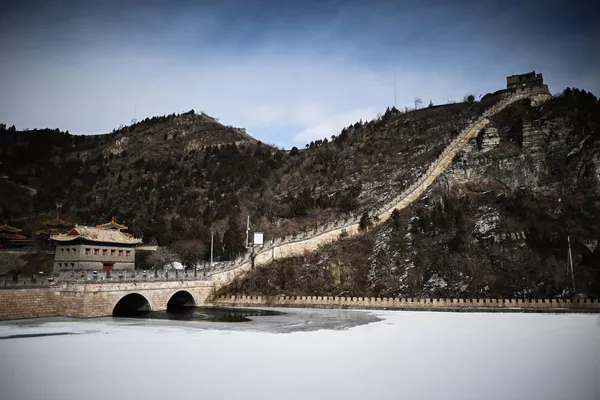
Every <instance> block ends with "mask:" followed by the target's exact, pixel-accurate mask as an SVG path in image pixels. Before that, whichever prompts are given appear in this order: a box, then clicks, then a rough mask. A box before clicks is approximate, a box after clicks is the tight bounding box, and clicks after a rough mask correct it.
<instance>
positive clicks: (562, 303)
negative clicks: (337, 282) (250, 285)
mask: <svg viewBox="0 0 600 400" xmlns="http://www.w3.org/2000/svg"><path fill="white" fill-rule="evenodd" d="M212 303H213V304H214V305H217V306H228V307H233V306H240V307H241V306H243V307H296V308H298V307H307V308H348V309H369V310H371V309H372V310H413V311H480V312H490V311H501V312H509V311H523V312H524V311H535V312H594V313H596V312H598V313H600V302H599V301H598V299H580V300H570V299H412V298H379V297H333V296H243V295H233V296H220V297H218V298H216V299H213V300H212Z"/></svg>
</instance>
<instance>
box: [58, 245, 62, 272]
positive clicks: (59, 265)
mask: <svg viewBox="0 0 600 400" xmlns="http://www.w3.org/2000/svg"><path fill="white" fill-rule="evenodd" d="M61 250H62V249H61ZM58 268H62V263H58Z"/></svg>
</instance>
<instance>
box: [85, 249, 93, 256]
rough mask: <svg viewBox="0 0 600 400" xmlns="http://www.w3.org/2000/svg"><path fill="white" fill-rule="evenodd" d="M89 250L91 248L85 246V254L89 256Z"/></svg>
mask: <svg viewBox="0 0 600 400" xmlns="http://www.w3.org/2000/svg"><path fill="white" fill-rule="evenodd" d="M91 250H92V249H89V248H86V249H85V255H86V256H89V255H90V251H91Z"/></svg>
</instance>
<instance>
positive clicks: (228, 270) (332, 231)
mask: <svg viewBox="0 0 600 400" xmlns="http://www.w3.org/2000/svg"><path fill="white" fill-rule="evenodd" d="M524 98H530V99H532V100H533V101H534V102H536V103H540V102H543V101H545V100H548V99H549V98H551V96H550V95H549V94H548V92H547V91H545V90H529V91H522V92H517V93H516V94H515V95H513V96H511V97H508V98H505V99H503V100H501V101H500V102H498V103H496V104H495V105H494V106H492V107H490V108H489V109H487V110H486V111H485V112H484V113H483V114H482V115H481V117H480V118H479V119H477V120H476V121H474V122H473V123H472V124H471V125H469V126H467V127H466V128H464V129H463V130H462V131H461V132H460V133H459V134H458V136H457V137H456V138H455V139H454V140H453V141H452V143H450V144H449V145H448V147H447V148H446V149H445V150H444V151H443V152H442V154H441V155H440V156H439V157H438V158H437V159H436V160H435V161H434V162H433V163H432V164H431V165H430V166H429V168H428V169H427V171H426V172H425V173H424V174H423V176H421V177H420V178H419V179H418V180H417V182H415V183H413V184H412V185H411V186H410V187H408V188H407V189H406V190H404V191H403V192H402V193H400V194H399V195H398V196H396V197H395V198H394V199H393V200H392V201H391V202H389V203H387V204H385V205H383V206H382V207H380V208H379V209H377V210H374V211H373V212H372V216H376V217H377V218H375V221H379V222H384V221H386V220H387V219H388V218H389V217H390V216H391V214H392V212H393V211H394V209H398V210H401V209H403V208H405V207H407V206H408V205H410V204H411V203H412V202H413V201H415V200H416V199H418V198H419V197H420V196H421V195H422V194H423V193H425V191H427V189H428V188H429V186H431V184H432V183H433V182H434V181H435V180H436V179H437V177H438V176H440V175H441V174H442V173H443V172H444V171H445V170H446V169H447V168H448V166H449V165H450V164H451V163H452V160H453V159H454V157H455V156H456V155H457V154H458V153H459V152H460V151H461V150H462V149H463V148H464V147H465V146H466V144H467V143H468V142H469V141H470V140H471V139H473V138H474V137H476V136H477V134H478V133H479V132H480V131H481V130H482V129H484V128H485V127H486V126H487V125H488V124H489V122H490V121H489V120H488V119H487V117H490V116H492V115H494V114H496V113H498V112H499V111H501V110H503V109H505V108H506V107H507V106H509V105H510V104H512V103H514V102H515V101H518V100H522V99H524ZM359 220H360V216H354V217H353V218H348V219H344V220H340V221H336V222H333V223H329V224H325V225H322V226H319V227H317V228H316V229H314V230H313V231H308V232H302V233H300V234H297V235H293V236H291V237H283V238H278V239H274V240H272V241H271V242H268V243H267V244H265V246H262V247H261V248H259V249H257V250H255V251H256V252H255V254H254V265H255V266H259V265H264V264H267V263H269V262H271V261H273V260H276V259H280V258H286V257H293V256H298V255H302V254H304V253H306V252H312V251H315V250H316V249H317V248H318V247H320V246H323V245H326V244H328V243H331V242H334V241H336V240H339V239H340V237H342V236H346V235H348V236H352V235H356V234H358V233H359ZM251 258H252V255H251V254H249V253H248V254H246V255H245V256H244V257H243V258H240V259H237V260H235V261H232V262H230V263H223V264H220V265H218V266H216V267H214V268H213V269H212V270H211V271H210V272H209V273H210V274H211V275H212V279H213V282H214V283H215V286H216V287H217V288H219V287H222V286H224V285H227V284H228V283H230V282H231V281H233V279H234V278H235V277H236V276H238V275H241V274H243V273H245V272H246V271H248V270H250V268H251V265H252V260H251Z"/></svg>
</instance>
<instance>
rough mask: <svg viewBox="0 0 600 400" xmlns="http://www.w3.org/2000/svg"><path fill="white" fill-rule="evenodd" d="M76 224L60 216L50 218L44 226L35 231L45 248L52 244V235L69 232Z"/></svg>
mask: <svg viewBox="0 0 600 400" xmlns="http://www.w3.org/2000/svg"><path fill="white" fill-rule="evenodd" d="M74 227H75V225H74V224H73V223H71V222H68V221H64V220H62V219H60V218H58V215H57V216H56V218H53V219H49V220H47V221H45V222H44V227H43V228H42V229H39V230H37V231H36V232H35V234H36V235H37V237H38V241H39V242H40V243H41V244H42V247H43V248H47V247H48V246H49V245H50V243H51V242H50V237H51V236H52V235H60V234H63V233H69V232H70V231H71V229H73V228H74Z"/></svg>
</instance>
